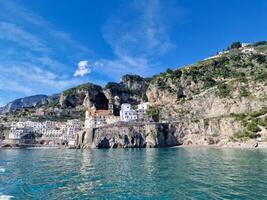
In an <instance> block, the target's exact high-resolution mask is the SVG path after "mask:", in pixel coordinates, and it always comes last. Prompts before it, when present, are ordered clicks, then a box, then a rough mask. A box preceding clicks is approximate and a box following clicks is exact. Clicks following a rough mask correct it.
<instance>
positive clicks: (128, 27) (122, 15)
mask: <svg viewBox="0 0 267 200" xmlns="http://www.w3.org/2000/svg"><path fill="white" fill-rule="evenodd" d="M166 2H167V1H160V0H143V1H132V3H131V4H130V5H125V9H124V11H121V10H120V11H119V12H117V13H116V12H113V13H115V14H112V16H110V17H109V19H108V21H107V23H106V24H105V26H104V27H103V37H104V39H105V40H106V42H107V43H108V44H109V45H110V47H111V48H112V50H113V53H114V55H115V58H114V59H109V60H108V59H100V60H98V61H97V62H101V63H102V67H99V68H95V70H96V71H98V72H99V73H101V72H105V73H106V74H107V76H110V77H111V78H112V79H114V78H115V79H118V78H119V77H120V76H121V75H123V74H125V73H136V74H140V75H145V76H146V75H151V74H154V73H155V72H156V69H159V68H160V63H159V62H158V60H159V58H161V57H162V56H164V55H165V54H166V53H168V52H169V51H170V50H172V49H173V48H175V45H174V44H172V42H171V39H170V30H169V29H170V26H169V23H168V20H167V19H169V15H171V14H172V13H171V10H172V9H170V5H169V4H168V3H166ZM169 2H171V1H169ZM168 11H169V12H168ZM129 13H131V15H130V17H129ZM132 13H133V14H132Z"/></svg>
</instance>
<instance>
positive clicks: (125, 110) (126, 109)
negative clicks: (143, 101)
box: [120, 103, 138, 122]
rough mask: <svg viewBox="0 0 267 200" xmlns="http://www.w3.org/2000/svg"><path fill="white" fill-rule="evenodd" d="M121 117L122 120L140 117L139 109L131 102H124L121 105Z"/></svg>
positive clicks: (126, 120)
mask: <svg viewBox="0 0 267 200" xmlns="http://www.w3.org/2000/svg"><path fill="white" fill-rule="evenodd" d="M120 119H121V121H125V122H128V121H132V120H137V119H138V114H137V111H136V110H134V109H132V106H131V104H128V103H123V104H122V105H121V111H120Z"/></svg>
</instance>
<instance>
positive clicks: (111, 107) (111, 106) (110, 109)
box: [108, 97, 114, 115]
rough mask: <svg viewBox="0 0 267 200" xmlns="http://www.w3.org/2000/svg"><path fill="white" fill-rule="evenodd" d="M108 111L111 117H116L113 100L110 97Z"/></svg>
mask: <svg viewBox="0 0 267 200" xmlns="http://www.w3.org/2000/svg"><path fill="white" fill-rule="evenodd" d="M108 110H109V114H110V115H114V105H113V98H112V97H110V98H109V99H108Z"/></svg>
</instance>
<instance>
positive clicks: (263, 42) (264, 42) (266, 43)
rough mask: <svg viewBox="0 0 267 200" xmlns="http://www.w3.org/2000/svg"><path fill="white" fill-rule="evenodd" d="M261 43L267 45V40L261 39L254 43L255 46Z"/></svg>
mask: <svg viewBox="0 0 267 200" xmlns="http://www.w3.org/2000/svg"><path fill="white" fill-rule="evenodd" d="M260 45H267V41H259V42H256V43H255V44H254V46H255V47H257V46H260Z"/></svg>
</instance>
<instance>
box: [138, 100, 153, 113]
mask: <svg viewBox="0 0 267 200" xmlns="http://www.w3.org/2000/svg"><path fill="white" fill-rule="evenodd" d="M150 106H151V104H150V103H149V102H145V103H140V104H138V105H137V108H138V110H145V111H146V110H147V109H148V108H149V107H150Z"/></svg>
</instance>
